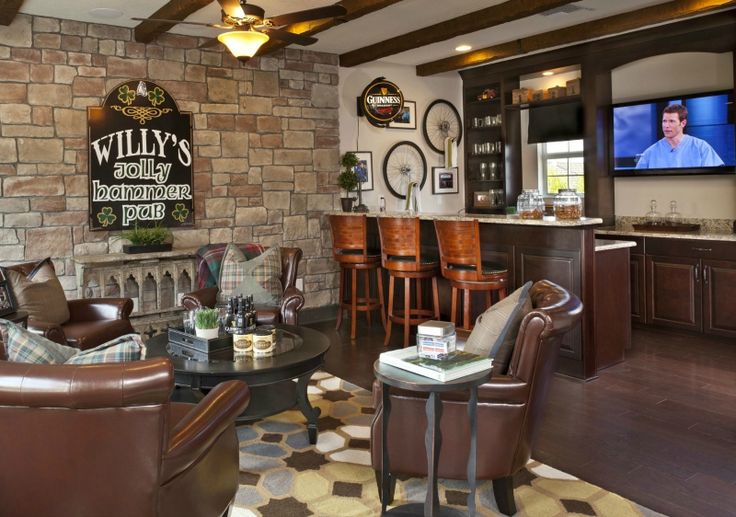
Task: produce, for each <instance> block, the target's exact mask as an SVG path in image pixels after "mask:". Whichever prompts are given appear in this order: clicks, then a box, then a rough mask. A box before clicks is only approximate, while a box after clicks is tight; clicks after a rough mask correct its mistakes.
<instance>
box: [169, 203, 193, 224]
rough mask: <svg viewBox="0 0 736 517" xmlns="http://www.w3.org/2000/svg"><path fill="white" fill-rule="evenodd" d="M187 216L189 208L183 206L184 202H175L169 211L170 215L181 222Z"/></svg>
mask: <svg viewBox="0 0 736 517" xmlns="http://www.w3.org/2000/svg"><path fill="white" fill-rule="evenodd" d="M188 216H189V209H188V208H186V207H185V206H184V203H177V204H176V205H175V206H174V211H173V212H171V217H173V218H174V219H176V220H177V221H179V222H180V223H183V222H184V221H186V219H187V217H188Z"/></svg>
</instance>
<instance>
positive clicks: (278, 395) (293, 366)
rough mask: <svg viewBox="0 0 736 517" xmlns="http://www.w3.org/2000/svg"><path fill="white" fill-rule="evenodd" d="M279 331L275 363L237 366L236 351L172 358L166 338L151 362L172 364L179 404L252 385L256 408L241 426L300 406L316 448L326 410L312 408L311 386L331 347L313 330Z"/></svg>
mask: <svg viewBox="0 0 736 517" xmlns="http://www.w3.org/2000/svg"><path fill="white" fill-rule="evenodd" d="M276 327H277V328H279V329H281V336H282V337H281V339H280V340H279V344H278V345H277V348H279V350H277V352H281V353H277V355H274V356H271V357H263V358H255V359H254V358H252V357H249V358H247V359H244V360H237V361H233V357H232V350H231V351H230V354H229V355H227V354H226V355H224V356H218V359H213V360H209V361H193V360H189V359H185V358H183V357H178V356H176V355H170V354H169V350H168V343H169V338H168V336H167V335H166V334H159V335H156V336H153V337H152V338H151V339H150V340H148V343H147V345H146V346H147V348H148V351H147V354H146V356H147V357H170V358H171V362H172V364H173V366H174V378H175V382H176V385H177V387H178V388H179V389H178V390H177V394H176V398H177V399H178V400H189V401H198V400H201V399H202V398H203V397H204V394H205V393H206V392H208V391H209V390H211V389H212V388H214V387H215V386H217V384H219V383H221V382H224V381H227V380H231V379H237V380H241V381H244V382H246V383H247V384H248V387H249V388H250V392H251V398H250V404H248V408H247V409H246V410H245V411H244V412H243V413H242V414H241V415H240V416H239V417H238V419H237V420H236V421H237V422H238V423H243V422H250V421H253V420H258V419H261V418H264V417H267V416H269V415H274V414H276V413H281V412H282V411H286V410H287V409H291V408H293V407H294V406H296V405H298V406H299V409H300V410H301V412H302V413H303V414H304V416H305V417H306V419H307V431H308V433H309V443H311V444H315V443H316V442H317V418H318V417H319V414H320V410H319V408H314V407H312V405H311V404H310V403H309V399H308V398H307V386H308V384H309V379H310V378H311V376H312V374H313V373H314V372H315V371H317V370H318V369H320V368H321V367H322V365H323V364H324V356H325V353H327V350H328V349H329V348H330V341H329V339H328V338H327V336H325V335H324V334H322V333H321V332H318V331H316V330H313V329H309V328H305V327H295V326H292V325H277V326H276ZM293 379H297V382H293ZM181 388H184V389H181ZM187 388H188V389H187Z"/></svg>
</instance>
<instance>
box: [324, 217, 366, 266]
mask: <svg viewBox="0 0 736 517" xmlns="http://www.w3.org/2000/svg"><path fill="white" fill-rule="evenodd" d="M330 226H331V227H332V254H333V256H334V258H335V260H336V261H338V262H355V263H359V262H366V261H367V259H368V225H367V223H366V216H365V215H331V216H330Z"/></svg>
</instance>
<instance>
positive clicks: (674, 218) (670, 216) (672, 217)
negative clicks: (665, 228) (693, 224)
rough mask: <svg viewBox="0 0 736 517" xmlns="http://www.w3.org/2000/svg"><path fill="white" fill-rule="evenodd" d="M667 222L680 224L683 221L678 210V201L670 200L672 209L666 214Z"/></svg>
mask: <svg viewBox="0 0 736 517" xmlns="http://www.w3.org/2000/svg"><path fill="white" fill-rule="evenodd" d="M664 220H665V222H666V223H667V224H678V223H680V222H682V214H680V212H678V211H677V201H670V211H669V212H667V215H665V216H664Z"/></svg>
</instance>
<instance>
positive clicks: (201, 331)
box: [194, 309, 220, 339]
mask: <svg viewBox="0 0 736 517" xmlns="http://www.w3.org/2000/svg"><path fill="white" fill-rule="evenodd" d="M194 333H195V334H196V335H197V337H201V338H204V339H215V338H216V337H217V336H218V334H219V333H220V311H218V310H217V309H200V310H198V311H197V313H196V314H195V315H194Z"/></svg>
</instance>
